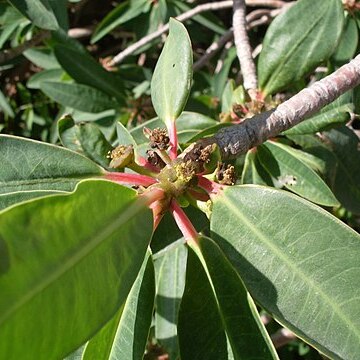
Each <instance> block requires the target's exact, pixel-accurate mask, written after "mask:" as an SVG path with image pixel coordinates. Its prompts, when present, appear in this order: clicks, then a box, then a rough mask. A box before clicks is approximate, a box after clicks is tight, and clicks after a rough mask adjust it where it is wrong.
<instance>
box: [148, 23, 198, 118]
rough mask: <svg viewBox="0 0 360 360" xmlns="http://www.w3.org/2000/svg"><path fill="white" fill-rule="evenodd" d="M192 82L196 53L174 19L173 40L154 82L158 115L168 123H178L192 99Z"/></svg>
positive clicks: (170, 37)
mask: <svg viewBox="0 0 360 360" xmlns="http://www.w3.org/2000/svg"><path fill="white" fill-rule="evenodd" d="M191 81H192V49H191V43H190V38H189V35H188V33H187V31H186V29H185V27H184V25H182V24H181V23H180V22H179V21H177V20H175V19H172V18H171V19H170V31H169V36H168V38H167V39H166V42H165V45H164V48H163V50H162V52H161V54H160V57H159V60H158V62H157V64H156V67H155V70H154V75H153V78H152V80H151V98H152V102H153V105H154V108H155V111H156V113H157V115H158V116H159V118H160V119H161V120H162V121H164V122H165V123H167V124H168V123H169V122H172V121H175V120H176V119H177V118H178V117H179V115H180V114H181V112H182V110H183V109H184V106H185V104H186V101H187V98H188V96H189V92H190V87H191Z"/></svg>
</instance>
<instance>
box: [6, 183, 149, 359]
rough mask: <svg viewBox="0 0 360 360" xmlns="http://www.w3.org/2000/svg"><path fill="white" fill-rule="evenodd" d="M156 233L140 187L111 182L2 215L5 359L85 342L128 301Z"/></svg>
mask: <svg viewBox="0 0 360 360" xmlns="http://www.w3.org/2000/svg"><path fill="white" fill-rule="evenodd" d="M34 214H36V216H34ZM151 233H152V216H151V212H150V210H148V209H147V208H146V206H144V204H143V203H142V202H139V200H138V198H137V196H136V192H135V191H133V190H132V189H129V188H125V187H123V186H120V185H117V184H114V183H111V182H108V181H94V180H90V181H85V182H83V183H81V184H79V186H78V188H77V190H76V191H75V192H74V193H72V194H70V195H65V196H59V195H56V196H50V197H46V198H43V199H39V200H34V201H32V202H30V203H26V204H23V205H19V206H16V207H13V208H11V209H10V210H8V211H5V212H2V213H1V214H0V239H1V258H2V262H1V277H0V289H1V294H2V296H1V299H0V325H1V326H0V353H1V354H2V356H3V357H4V358H6V359H9V360H11V359H24V360H26V359H29V360H30V359H31V360H32V359H39V360H41V359H46V360H47V359H60V358H62V357H64V356H66V355H67V354H68V353H70V352H72V351H74V350H75V349H76V348H78V347H79V346H80V345H81V344H83V343H84V342H85V341H86V340H87V339H89V338H90V337H91V336H92V335H93V334H94V333H95V332H96V331H98V330H99V329H100V328H101V327H102V326H103V325H104V324H105V323H106V322H107V321H108V320H109V319H110V318H111V317H112V316H113V315H114V313H115V312H116V311H117V310H118V309H119V307H120V306H121V305H122V304H123V302H124V301H125V300H126V297H127V295H128V293H129V291H130V289H131V286H132V284H133V282H134V281H135V278H136V276H137V274H138V272H139V270H140V267H141V264H142V262H143V259H144V256H145V253H146V249H147V246H148V243H149V240H150V237H151ZM135 240H136V241H135ZM39 314H41V316H39ZM35 319H36V321H35ZM15 338H16V341H14V339H15Z"/></svg>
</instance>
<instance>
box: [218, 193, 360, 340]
mask: <svg viewBox="0 0 360 360" xmlns="http://www.w3.org/2000/svg"><path fill="white" fill-rule="evenodd" d="M218 201H219V202H222V203H223V204H225V205H227V206H228V207H230V209H231V210H232V211H233V213H234V214H235V216H236V217H237V218H238V219H239V220H240V221H242V222H243V223H244V224H245V225H246V226H247V228H248V230H249V231H250V232H252V233H253V234H254V235H255V236H256V237H257V238H258V239H259V240H260V241H261V242H262V243H263V244H264V245H266V246H267V247H268V248H269V250H270V251H271V252H272V253H273V254H274V255H275V256H276V257H277V258H279V259H280V260H282V261H283V262H284V263H285V264H286V265H287V266H288V267H289V268H290V269H291V271H292V272H293V273H294V274H295V275H297V276H299V277H300V278H301V279H302V280H303V281H304V283H305V284H308V286H309V288H310V289H313V290H315V291H317V293H318V294H319V296H320V297H321V298H322V299H323V300H324V302H325V303H327V304H329V305H330V308H332V309H333V311H334V313H336V315H338V317H339V318H340V319H342V320H343V321H344V323H345V324H347V325H348V326H349V328H351V329H352V331H353V333H354V334H355V335H356V337H357V338H358V339H359V342H360V331H359V329H358V328H357V327H356V326H354V324H353V323H352V322H351V321H349V319H348V318H347V316H346V315H345V314H344V313H343V312H342V311H341V309H340V307H339V306H338V305H337V304H336V303H334V302H332V301H331V298H329V296H328V295H327V294H326V293H325V292H324V291H323V290H322V288H321V287H318V285H317V284H316V283H315V282H314V281H312V280H311V279H309V278H308V277H307V274H306V273H304V272H303V271H301V270H300V269H299V268H298V267H296V266H294V264H293V262H292V261H291V260H290V259H289V258H288V257H287V256H286V255H285V254H284V252H282V251H281V250H280V249H279V248H278V247H277V246H275V245H274V244H273V243H272V242H269V241H267V237H266V236H265V235H264V234H263V233H262V232H261V231H260V230H258V228H257V227H256V224H254V223H252V222H251V220H250V219H249V218H248V217H246V215H245V214H243V213H241V212H240V211H239V209H238V207H237V206H236V204H234V203H233V202H232V200H231V199H230V198H229V197H227V198H226V199H225V198H219V200H218Z"/></svg>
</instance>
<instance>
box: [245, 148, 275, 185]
mask: <svg viewBox="0 0 360 360" xmlns="http://www.w3.org/2000/svg"><path fill="white" fill-rule="evenodd" d="M241 184H255V185H269V186H273V185H274V184H273V181H272V180H271V176H270V175H269V173H267V171H266V170H265V169H264V167H263V166H262V165H261V163H260V161H259V159H258V156H257V154H256V152H255V151H253V150H250V151H248V152H247V154H246V157H245V163H244V167H243V171H242V174H241Z"/></svg>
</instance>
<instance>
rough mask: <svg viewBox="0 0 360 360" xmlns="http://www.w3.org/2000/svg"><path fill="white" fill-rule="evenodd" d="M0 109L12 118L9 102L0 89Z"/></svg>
mask: <svg viewBox="0 0 360 360" xmlns="http://www.w3.org/2000/svg"><path fill="white" fill-rule="evenodd" d="M0 110H2V111H3V112H4V114H6V115H7V116H10V117H11V118H13V117H14V116H15V114H14V111H13V109H12V107H11V106H10V104H9V102H8V101H7V100H6V97H5V96H4V94H3V92H2V91H0Z"/></svg>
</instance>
